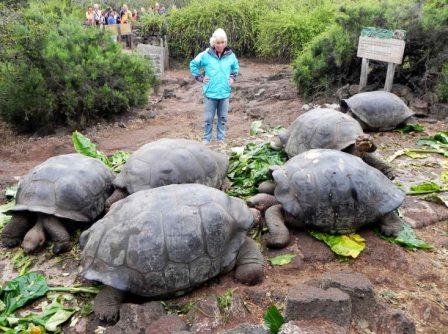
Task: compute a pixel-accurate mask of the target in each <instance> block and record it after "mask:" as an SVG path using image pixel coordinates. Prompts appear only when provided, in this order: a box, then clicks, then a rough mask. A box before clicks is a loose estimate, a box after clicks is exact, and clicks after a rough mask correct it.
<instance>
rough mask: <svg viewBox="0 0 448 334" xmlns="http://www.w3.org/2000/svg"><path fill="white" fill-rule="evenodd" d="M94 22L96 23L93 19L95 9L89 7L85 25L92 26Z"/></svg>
mask: <svg viewBox="0 0 448 334" xmlns="http://www.w3.org/2000/svg"><path fill="white" fill-rule="evenodd" d="M94 22H95V20H94V19H93V7H92V6H89V7H87V12H86V22H85V25H87V26H92V25H93V24H94Z"/></svg>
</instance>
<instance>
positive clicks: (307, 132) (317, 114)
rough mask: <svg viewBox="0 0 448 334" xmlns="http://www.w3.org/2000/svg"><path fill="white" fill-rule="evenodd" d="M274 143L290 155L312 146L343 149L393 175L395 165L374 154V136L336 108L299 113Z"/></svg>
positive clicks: (388, 175)
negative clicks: (391, 165) (390, 164)
mask: <svg viewBox="0 0 448 334" xmlns="http://www.w3.org/2000/svg"><path fill="white" fill-rule="evenodd" d="M272 145H273V146H274V147H282V146H283V147H284V148H285V151H286V153H287V154H288V156H289V158H292V157H294V156H296V155H298V154H300V153H303V152H305V151H308V150H310V149H313V148H328V149H334V150H341V151H344V152H347V153H350V154H353V155H355V156H358V157H360V158H361V159H363V160H364V161H365V162H366V163H368V164H369V165H370V166H372V167H374V168H377V169H379V170H380V171H381V172H382V173H384V174H385V175H386V176H387V177H389V178H390V179H393V178H394V177H393V173H392V168H391V167H390V166H389V165H388V164H387V163H386V162H384V161H382V160H381V159H379V158H377V157H376V156H375V155H374V154H373V152H374V151H375V150H376V146H375V144H374V143H373V139H372V137H371V136H369V135H367V134H364V132H363V131H362V128H361V126H360V125H359V123H358V122H357V121H356V120H354V119H353V118H352V117H350V116H348V115H346V114H344V113H342V112H340V111H337V110H334V109H328V108H317V109H312V110H310V111H308V112H306V113H304V114H302V115H300V116H299V117H297V119H296V120H295V121H294V122H293V123H292V124H291V126H289V127H288V129H287V130H286V131H285V132H283V133H280V134H279V135H278V136H277V137H276V138H275V141H274V142H273V143H272Z"/></svg>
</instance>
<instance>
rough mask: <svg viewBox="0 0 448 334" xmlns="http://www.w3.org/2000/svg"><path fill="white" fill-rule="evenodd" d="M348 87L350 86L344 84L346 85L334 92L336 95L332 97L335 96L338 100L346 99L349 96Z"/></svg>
mask: <svg viewBox="0 0 448 334" xmlns="http://www.w3.org/2000/svg"><path fill="white" fill-rule="evenodd" d="M349 87H350V85H349V84H346V85H344V86H342V87H340V88H338V90H336V93H335V94H334V95H336V97H337V98H338V99H339V100H343V99H348V98H349V97H350V96H351V95H350V90H349Z"/></svg>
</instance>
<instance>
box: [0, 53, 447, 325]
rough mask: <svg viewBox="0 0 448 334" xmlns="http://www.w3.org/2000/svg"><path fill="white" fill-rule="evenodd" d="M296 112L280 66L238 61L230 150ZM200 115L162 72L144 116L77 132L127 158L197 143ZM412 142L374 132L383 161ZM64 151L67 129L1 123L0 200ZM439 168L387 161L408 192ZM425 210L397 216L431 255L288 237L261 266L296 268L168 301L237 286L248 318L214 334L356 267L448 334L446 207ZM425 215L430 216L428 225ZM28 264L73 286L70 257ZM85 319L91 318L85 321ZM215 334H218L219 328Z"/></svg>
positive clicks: (192, 97) (215, 284) (172, 76)
mask: <svg viewBox="0 0 448 334" xmlns="http://www.w3.org/2000/svg"><path fill="white" fill-rule="evenodd" d="M301 105H302V103H301V101H300V100H299V99H298V98H297V96H296V92H295V89H294V87H293V86H292V84H291V83H290V70H289V68H288V67H287V66H283V65H268V64H260V63H255V62H252V61H249V60H243V61H242V62H241V76H240V77H239V78H238V81H237V83H236V84H235V87H234V95H233V98H232V100H231V108H232V110H231V113H230V116H229V122H228V141H227V143H228V147H230V146H235V145H239V144H241V143H243V142H244V141H245V140H247V139H245V138H246V137H247V136H248V131H249V127H250V124H251V122H252V121H253V120H255V119H262V120H263V124H264V125H265V126H276V125H284V126H286V125H288V124H289V123H290V122H291V121H292V120H293V119H295V118H296V117H297V116H298V115H299V113H300V112H301V111H300V107H301ZM202 112H203V107H202V97H201V91H200V84H199V83H195V82H194V80H192V78H191V76H190V74H189V73H188V71H187V70H172V71H169V72H168V73H167V75H166V78H165V79H164V82H163V84H162V86H161V87H160V90H159V95H158V96H152V97H151V98H150V103H149V107H148V108H147V109H142V110H136V111H134V112H132V113H130V114H128V115H125V116H123V117H121V118H120V119H117V121H116V122H113V123H110V124H108V123H106V122H102V123H99V124H98V125H96V126H94V127H91V128H89V129H87V130H85V131H83V133H84V134H85V135H87V136H88V137H89V138H91V139H93V140H94V141H95V142H96V143H98V146H99V148H100V149H101V150H104V151H105V152H106V153H112V152H113V151H115V150H118V149H122V150H128V151H133V150H135V149H137V148H138V147H139V146H141V145H142V144H145V143H147V142H150V141H152V140H155V139H159V138H162V137H183V138H193V139H198V140H200V139H201V135H202V122H203V114H202ZM445 126H446V125H445V124H443V123H436V124H425V127H426V128H427V130H426V131H427V134H431V133H434V132H435V131H439V130H442V129H445ZM417 138H418V136H416V135H401V134H399V133H397V132H390V133H380V134H375V139H376V141H377V143H378V146H379V151H380V154H381V155H383V156H388V155H390V154H392V153H393V152H395V151H396V150H398V149H400V148H403V147H409V146H412V145H413V144H414V143H415V141H416V139H417ZM224 149H225V148H224ZM70 152H73V148H72V144H71V138H70V133H69V132H68V130H66V129H60V130H58V131H57V134H56V135H52V136H47V137H43V138H38V137H26V136H17V135H14V134H13V133H12V132H11V131H9V130H8V129H7V128H6V127H5V126H4V124H0V156H1V159H0V192H1V194H3V193H4V188H5V186H6V185H10V184H13V183H16V182H17V181H16V180H15V179H14V177H15V176H21V175H24V174H25V173H26V172H27V171H28V170H29V169H30V168H32V167H33V166H35V165H37V164H38V163H40V162H42V161H44V160H45V159H47V158H49V157H51V156H54V155H57V154H63V153H70ZM445 160H446V159H445ZM445 163H446V161H444V158H442V157H439V156H431V157H429V158H427V159H422V160H416V159H410V158H407V157H404V158H399V159H397V160H396V161H395V162H394V164H395V167H396V168H397V169H398V173H397V174H398V177H397V183H403V184H404V185H405V186H408V185H409V184H411V183H412V182H415V181H416V180H422V179H426V178H428V177H434V176H437V175H438V174H440V170H441V168H442V167H443V166H444V164H445ZM441 166H442V167H441ZM0 200H1V198H0ZM422 203H423V202H422V201H416V200H414V199H408V200H407V203H406V205H405V208H404V209H405V210H404V211H405V213H406V212H407V213H409V212H410V211H412V209H416V212H414V213H413V214H414V216H413V217H414V218H415V220H416V221H417V223H421V224H420V225H428V226H426V227H423V228H421V229H419V230H417V234H418V236H419V237H421V238H422V239H424V240H426V241H428V242H431V243H432V244H434V245H435V247H436V250H435V251H434V252H429V253H428V252H423V251H416V252H411V251H406V250H405V249H403V248H402V247H400V246H397V245H393V244H389V243H388V242H386V241H384V240H381V239H379V237H377V236H376V235H375V234H374V233H372V232H371V231H362V232H361V235H362V236H363V237H364V238H365V239H366V243H367V246H366V250H365V251H364V252H363V253H362V254H361V255H360V257H359V258H358V259H356V260H348V261H347V260H343V261H342V260H341V259H338V258H336V257H335V256H334V255H333V254H332V253H331V252H330V251H329V250H328V249H327V248H326V246H323V244H321V243H320V242H318V241H316V240H314V239H311V238H310V237H308V236H306V235H305V234H304V233H299V232H294V233H293V240H292V242H291V244H290V246H289V247H288V248H287V249H284V250H282V251H270V250H267V249H264V254H265V256H266V259H267V258H268V257H271V256H273V255H277V254H279V253H294V254H297V257H296V260H294V261H293V263H291V264H289V265H286V266H282V267H271V266H269V265H266V279H265V282H264V283H263V284H262V285H260V286H256V287H245V286H242V285H240V284H238V283H236V282H235V281H234V280H233V276H232V274H228V275H225V276H222V277H220V278H217V279H214V280H212V281H210V282H209V283H207V284H206V285H205V286H203V287H200V288H198V289H196V290H195V291H194V292H193V293H191V294H189V295H187V296H185V297H182V298H178V299H175V300H174V303H178V304H185V303H187V302H190V301H191V302H197V301H198V300H203V299H204V298H206V297H207V296H209V295H211V294H215V295H221V294H223V293H225V292H226V291H228V289H236V290H235V293H236V294H239V295H240V296H241V297H242V298H243V301H244V305H245V309H246V311H245V316H244V318H243V319H241V318H238V317H232V316H231V317H227V318H226V319H225V321H222V322H221V323H220V324H219V329H223V328H232V327H233V326H235V325H237V324H239V323H241V322H252V323H260V322H261V319H262V315H263V313H264V311H265V310H266V309H267V307H268V306H269V305H270V304H271V303H273V302H276V303H279V304H280V305H282V303H283V302H284V294H285V292H286V290H287V289H288V288H289V287H290V286H293V285H294V284H295V283H299V282H303V281H305V280H307V279H310V278H315V277H316V276H318V275H319V274H321V273H323V272H325V271H327V270H353V271H358V272H361V273H364V274H365V275H366V276H367V277H368V278H369V279H370V280H371V281H372V283H373V285H374V287H375V291H376V292H377V294H378V296H379V298H380V299H381V300H382V301H383V302H384V303H387V304H389V305H390V306H391V307H396V308H400V309H402V310H403V311H405V312H406V313H407V314H408V315H410V317H411V318H412V319H413V320H414V321H415V323H416V326H417V332H418V333H442V332H444V331H445V332H446V328H447V327H448V314H447V313H448V274H447V273H448V226H447V223H446V220H445V222H437V223H436V224H434V222H435V221H434V220H437V221H438V220H440V219H439V218H440V217H442V218H443V217H445V219H446V218H447V217H448V214H447V210H446V209H445V208H444V207H442V206H436V205H432V206H431V207H430V209H431V210H435V211H431V212H432V213H431V214H429V213H428V212H429V211H428V208H427V207H426V206H425V207H423V208H422V209H421V210H420V209H419V208H420V207H421V206H422ZM424 203H426V202H424ZM425 205H426V204H425ZM414 211H415V210H414ZM437 215H439V217H438V218H437ZM444 215H446V216H444ZM411 216H412V214H411ZM431 217H436V218H437V219H433V220H431V219H429V218H431ZM417 225H418V224H417ZM0 251H1V252H2V254H4V255H5V254H7V253H6V250H5V249H2V248H0ZM6 256H7V255H6ZM33 261H34V264H33V266H32V267H31V269H32V270H43V271H45V273H46V274H47V276H48V277H49V281H50V283H53V284H65V285H68V284H72V283H73V282H74V281H75V280H79V277H77V273H78V270H79V269H78V264H79V252H78V251H77V250H74V251H72V252H71V253H69V254H67V255H66V256H63V257H59V258H57V259H53V258H52V257H51V256H50V254H49V252H48V250H46V251H45V252H43V253H42V254H39V255H38V256H36V257H33ZM0 271H1V272H2V275H1V276H0V283H3V282H4V281H6V280H8V279H11V278H12V277H14V276H16V275H17V270H16V269H14V268H13V266H12V265H11V261H10V259H9V258H5V257H3V259H0ZM89 319H93V318H92V316H91V317H90V318H89ZM93 324H98V323H97V322H96V323H95V322H93ZM89 326H90V325H89ZM360 326H361V325H360V324H356V323H355V324H352V327H351V332H352V333H369V332H368V331H365V330H364V331H363V330H362V328H361V327H362V326H361V327H360ZM89 328H91V326H90V327H89ZM84 330H85V327H84ZM85 331H86V330H85ZM75 332H76V331H75ZM81 332H82V330H81V331H80V333H81ZM87 332H89V331H87ZM215 332H218V328H216V329H215Z"/></svg>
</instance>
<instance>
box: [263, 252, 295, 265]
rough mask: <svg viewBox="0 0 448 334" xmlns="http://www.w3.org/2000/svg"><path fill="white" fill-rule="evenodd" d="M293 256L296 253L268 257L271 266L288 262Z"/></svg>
mask: <svg viewBox="0 0 448 334" xmlns="http://www.w3.org/2000/svg"><path fill="white" fill-rule="evenodd" d="M295 257H296V254H282V255H278V256H274V257H271V258H269V262H271V264H272V265H273V266H283V265H285V264H288V263H290V262H291V261H292V259H293V258H295Z"/></svg>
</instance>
